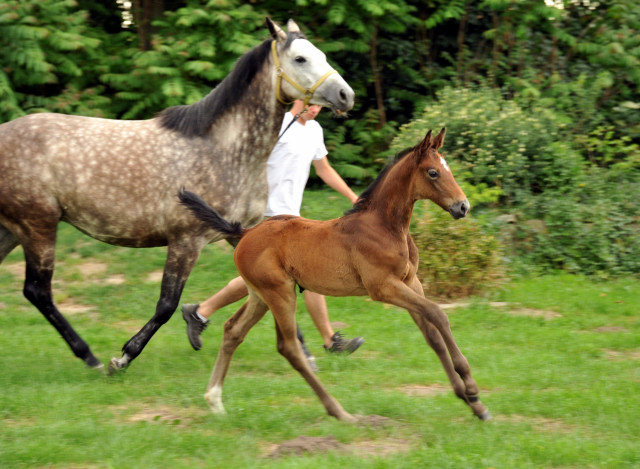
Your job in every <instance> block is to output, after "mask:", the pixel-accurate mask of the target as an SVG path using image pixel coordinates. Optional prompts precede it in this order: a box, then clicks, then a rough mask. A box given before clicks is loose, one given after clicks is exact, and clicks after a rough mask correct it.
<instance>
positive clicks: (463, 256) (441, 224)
mask: <svg viewBox="0 0 640 469" xmlns="http://www.w3.org/2000/svg"><path fill="white" fill-rule="evenodd" d="M417 212H418V211H416V214H415V215H414V221H413V224H412V233H413V238H414V240H415V242H416V244H417V246H418V251H419V252H420V264H419V265H418V278H420V281H421V282H422V286H423V288H424V291H425V295H427V296H428V297H436V298H439V299H453V298H460V297H466V296H471V295H481V294H482V293H485V292H486V290H487V289H490V288H492V287H496V286H498V285H500V283H501V282H502V281H503V280H504V279H505V269H504V265H503V262H502V257H501V252H502V248H501V245H500V242H499V241H498V239H497V238H496V237H495V236H493V235H492V234H489V233H488V232H487V231H486V229H484V228H483V227H482V225H481V224H480V223H479V222H478V221H477V220H475V219H469V218H465V219H462V220H453V219H452V218H451V215H449V214H448V213H447V212H445V211H443V210H442V209H441V208H440V207H437V206H436V205H434V204H429V206H428V207H427V208H426V209H424V210H422V211H421V212H422V213H417Z"/></svg>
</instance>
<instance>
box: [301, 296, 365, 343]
mask: <svg viewBox="0 0 640 469" xmlns="http://www.w3.org/2000/svg"><path fill="white" fill-rule="evenodd" d="M304 302H305V305H306V306H307V311H309V314H310V315H311V319H313V323H314V324H315V326H316V328H317V329H318V332H320V335H321V336H322V341H323V342H324V348H325V350H326V351H327V352H332V353H343V352H346V353H353V352H355V351H356V350H358V348H359V347H360V346H361V345H362V344H363V343H364V339H363V338H362V337H354V338H353V339H350V340H346V339H345V338H344V337H343V336H342V334H340V332H334V331H333V328H332V327H331V322H330V321H329V310H328V308H327V300H326V299H325V297H324V296H323V295H320V294H319V293H315V292H312V291H309V290H305V292H304Z"/></svg>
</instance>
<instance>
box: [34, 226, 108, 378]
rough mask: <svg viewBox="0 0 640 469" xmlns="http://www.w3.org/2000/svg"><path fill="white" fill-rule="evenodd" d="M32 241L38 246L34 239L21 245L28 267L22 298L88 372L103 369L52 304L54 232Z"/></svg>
mask: <svg viewBox="0 0 640 469" xmlns="http://www.w3.org/2000/svg"><path fill="white" fill-rule="evenodd" d="M34 237H35V238H36V239H38V240H39V242H37V241H34V240H33V239H29V240H23V242H22V247H23V249H24V257H25V261H26V264H27V268H26V276H25V281H24V296H25V297H26V298H27V299H28V300H29V301H30V302H31V303H33V305H34V306H35V307H36V308H38V310H39V311H40V312H41V313H42V314H43V315H44V317H45V318H46V319H47V321H49V322H50V323H51V325H52V326H53V327H55V328H56V330H57V331H58V333H59V334H60V335H61V336H62V338H63V339H64V340H65V341H66V342H67V344H68V345H69V347H70V348H71V350H72V351H73V353H74V354H75V356H76V357H78V358H80V359H81V360H83V361H84V362H85V363H86V364H87V365H88V366H90V367H91V368H102V366H103V365H102V363H100V360H98V359H97V358H96V357H95V356H94V355H93V353H91V349H90V348H89V345H87V343H86V342H85V341H84V340H82V338H81V337H80V336H79V335H78V333H77V332H76V331H75V330H73V327H71V324H69V322H68V321H67V320H66V319H65V318H64V317H63V316H62V314H60V311H58V308H57V307H56V305H55V304H54V303H53V295H52V292H51V278H52V277H53V263H54V250H55V241H56V234H55V229H54V231H53V232H51V233H49V235H48V236H46V235H42V234H40V233H38V234H35V236H34Z"/></svg>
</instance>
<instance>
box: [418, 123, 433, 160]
mask: <svg viewBox="0 0 640 469" xmlns="http://www.w3.org/2000/svg"><path fill="white" fill-rule="evenodd" d="M429 147H431V129H429V132H427V135H425V136H424V139H422V142H420V143H419V144H418V148H419V149H420V153H421V154H422V153H425V152H426V151H427V150H428V149H429Z"/></svg>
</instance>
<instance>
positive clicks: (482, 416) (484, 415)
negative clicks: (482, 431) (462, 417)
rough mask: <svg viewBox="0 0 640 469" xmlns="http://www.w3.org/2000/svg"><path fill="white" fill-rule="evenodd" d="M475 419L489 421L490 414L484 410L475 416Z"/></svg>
mask: <svg viewBox="0 0 640 469" xmlns="http://www.w3.org/2000/svg"><path fill="white" fill-rule="evenodd" d="M476 417H478V418H479V419H480V420H484V421H485V422H486V421H487V420H491V412H489V411H488V410H485V411H484V412H482V413H481V414H478V415H476Z"/></svg>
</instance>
